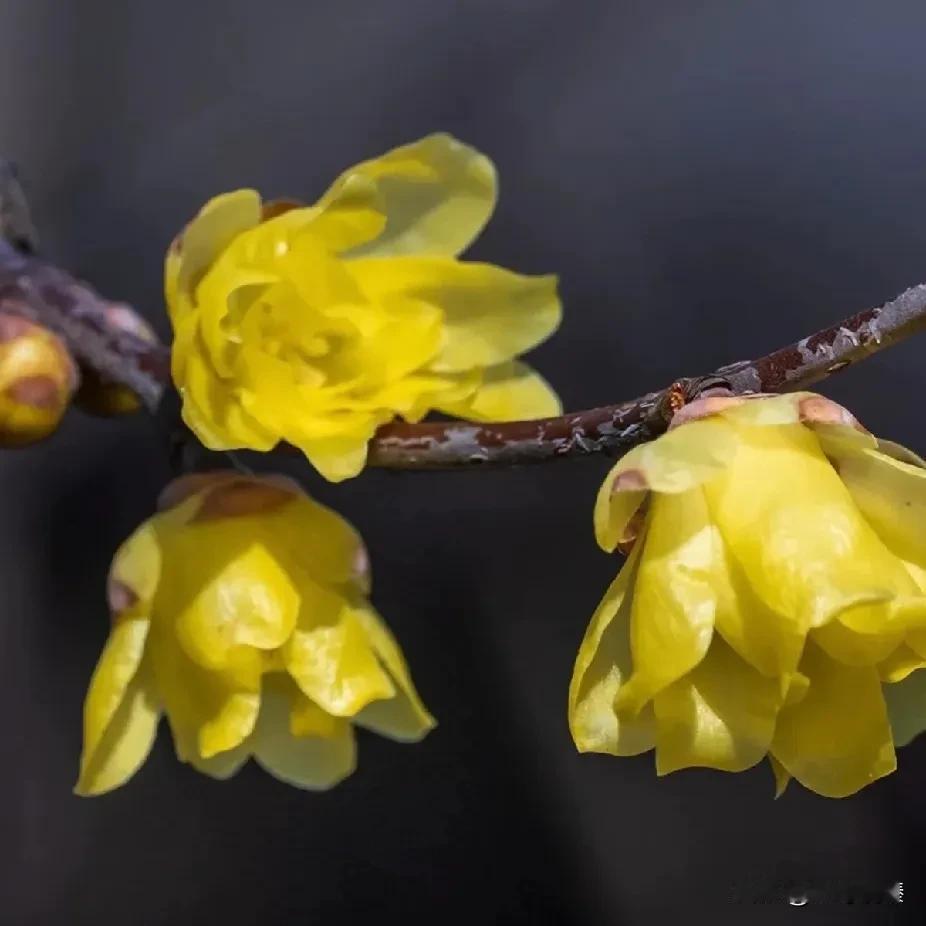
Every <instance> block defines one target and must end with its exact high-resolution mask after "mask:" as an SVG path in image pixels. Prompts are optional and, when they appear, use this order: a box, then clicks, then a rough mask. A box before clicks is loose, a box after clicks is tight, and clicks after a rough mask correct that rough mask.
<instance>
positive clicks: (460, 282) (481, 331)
mask: <svg viewBox="0 0 926 926" xmlns="http://www.w3.org/2000/svg"><path fill="white" fill-rule="evenodd" d="M350 269H351V271H352V272H353V273H354V276H355V278H356V279H357V281H358V283H359V285H360V287H361V289H362V290H363V291H364V292H365V293H366V295H367V297H368V298H371V299H383V298H386V297H388V296H394V295H397V294H401V295H403V296H405V297H406V298H409V299H416V300H420V301H422V302H426V303H428V304H430V305H433V306H436V307H437V308H439V309H440V310H441V311H442V312H443V316H444V331H445V340H444V346H443V348H442V349H441V351H440V353H439V354H438V355H437V357H436V359H435V360H434V361H433V362H432V363H431V369H433V370H434V371H436V372H439V373H453V372H456V371H462V370H468V369H471V368H473V367H491V366H495V365H497V364H499V363H504V362H505V361H506V360H510V359H512V358H513V357H515V356H517V355H518V354H522V353H524V352H525V351H528V350H530V349H531V348H532V347H536V346H537V345H538V344H539V343H540V342H541V341H543V340H545V339H546V338H548V337H549V336H550V335H551V334H552V333H553V332H554V331H555V330H556V328H557V327H558V325H559V322H560V317H561V314H562V307H561V305H560V301H559V297H558V296H557V292H556V287H557V282H556V277H553V276H538V277H530V276H522V275H520V274H517V273H512V272H511V271H509V270H503V269H502V268H501V267H495V266H493V265H492V264H477V263H464V262H462V261H456V260H451V259H450V258H441V257H420V258H418V257H403V258H391V259H377V258H363V259H358V260H355V261H351V263H350Z"/></svg>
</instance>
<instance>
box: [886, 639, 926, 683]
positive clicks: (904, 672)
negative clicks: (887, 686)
mask: <svg viewBox="0 0 926 926" xmlns="http://www.w3.org/2000/svg"><path fill="white" fill-rule="evenodd" d="M924 667H926V657H924V656H922V655H920V654H919V653H918V652H917V651H916V650H914V649H912V648H911V647H909V646H907V645H906V644H905V643H901V644H900V646H898V647H897V649H895V650H894V651H893V652H892V653H891V654H890V655H889V656H887V657H885V659H884V660H883V661H881V662H880V663H878V676H879V677H880V679H881V681H882V682H902V681H903V680H904V679H905V678H906V677H907V676H908V675H909V674H910V673H911V672H913V671H914V670H916V669H922V668H924Z"/></svg>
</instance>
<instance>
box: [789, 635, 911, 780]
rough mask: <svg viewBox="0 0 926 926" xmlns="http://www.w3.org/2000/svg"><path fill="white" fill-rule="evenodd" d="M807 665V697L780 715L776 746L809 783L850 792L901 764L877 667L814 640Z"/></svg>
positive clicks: (804, 666) (792, 769) (806, 657)
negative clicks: (850, 662)
mask: <svg viewBox="0 0 926 926" xmlns="http://www.w3.org/2000/svg"><path fill="white" fill-rule="evenodd" d="M801 671H802V672H803V673H804V674H805V675H806V676H807V677H808V678H809V679H810V687H809V689H808V691H807V694H806V695H805V697H804V698H803V699H802V700H801V701H800V702H799V703H798V704H796V705H794V706H792V707H785V708H783V709H782V711H781V713H780V714H779V716H778V725H777V727H776V729H775V738H774V740H773V742H772V752H774V754H775V757H776V758H777V759H778V761H779V762H780V763H781V764H782V765H783V766H784V768H786V769H787V771H788V772H789V773H790V774H791V775H793V776H794V777H795V778H796V779H797V780H798V781H800V782H801V784H803V785H804V786H805V787H807V788H810V790H812V791H816V792H817V793H818V794H822V795H824V797H846V796H847V795H849V794H854V793H855V792H856V791H858V790H859V789H860V788H863V787H865V785H867V784H870V783H871V782H872V781H874V780H875V779H877V778H881V777H883V776H884V775H888V774H890V773H891V772H892V771H894V769H895V768H896V765H897V762H896V758H895V756H894V747H893V743H892V740H891V728H890V725H889V723H888V717H887V710H886V708H885V704H884V698H883V697H882V694H881V683H880V681H879V680H878V675H877V672H876V671H875V670H874V669H873V668H870V667H856V666H847V665H844V664H842V663H840V662H837V661H835V660H833V659H830V657H829V656H827V655H826V653H824V652H823V650H821V649H820V648H819V647H818V646H816V645H815V644H813V643H812V642H809V641H808V643H807V647H806V649H805V651H804V657H803V659H802V660H801Z"/></svg>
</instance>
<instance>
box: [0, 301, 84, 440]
mask: <svg viewBox="0 0 926 926" xmlns="http://www.w3.org/2000/svg"><path fill="white" fill-rule="evenodd" d="M77 381H78V377H77V367H76V366H75V364H74V361H73V360H72V358H71V355H70V353H69V352H68V350H67V348H66V347H65V346H64V344H63V342H62V341H61V340H60V339H59V338H58V337H57V335H55V334H53V333H52V332H51V331H49V330H48V329H47V328H43V327H42V326H41V325H37V324H35V323H34V322H31V321H28V320H26V319H24V318H20V317H19V316H17V315H12V314H9V313H0V446H3V447H19V446H23V445H25V444H32V443H34V442H35V441H39V440H42V438H44V437H47V436H48V435H49V434H51V433H52V431H54V430H55V428H56V427H57V426H58V423H59V422H60V421H61V418H62V417H63V415H64V413H65V411H66V410H67V407H68V403H69V402H70V400H71V396H72V395H73V393H74V389H75V388H76V386H77Z"/></svg>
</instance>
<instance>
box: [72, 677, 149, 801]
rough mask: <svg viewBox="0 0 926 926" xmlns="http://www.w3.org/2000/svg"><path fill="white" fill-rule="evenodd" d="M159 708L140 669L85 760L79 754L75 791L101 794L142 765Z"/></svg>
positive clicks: (81, 793)
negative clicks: (79, 760) (78, 773)
mask: <svg viewBox="0 0 926 926" xmlns="http://www.w3.org/2000/svg"><path fill="white" fill-rule="evenodd" d="M160 717H161V712H160V709H159V707H158V702H157V698H156V695H155V693H154V689H153V688H152V687H151V685H150V683H149V682H148V680H147V679H146V678H145V677H144V674H143V673H139V675H136V676H135V678H134V679H133V680H132V681H131V682H130V683H129V685H128V687H127V688H126V691H125V696H124V697H123V699H122V701H121V703H120V704H119V707H118V709H117V710H116V712H115V714H113V716H112V719H111V720H110V722H109V725H108V727H107V728H106V733H105V734H104V736H103V738H102V739H101V740H100V741H99V743H98V744H97V747H96V749H95V750H94V751H93V753H92V755H89V754H88V755H87V757H86V763H85V762H84V758H83V757H81V769H80V777H79V779H78V782H77V785H76V786H75V788H74V792H75V793H76V794H80V795H84V796H89V795H93V794H104V793H105V792H107V791H111V790H113V788H118V787H119V786H120V785H122V784H125V782H126V781H127V780H128V779H129V778H131V777H132V775H134V774H135V772H136V771H138V769H139V768H140V767H141V766H142V764H143V763H144V761H145V759H147V758H148V754H149V753H150V752H151V747H152V746H153V745H154V740H155V736H156V734H157V728H158V721H159V720H160Z"/></svg>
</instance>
